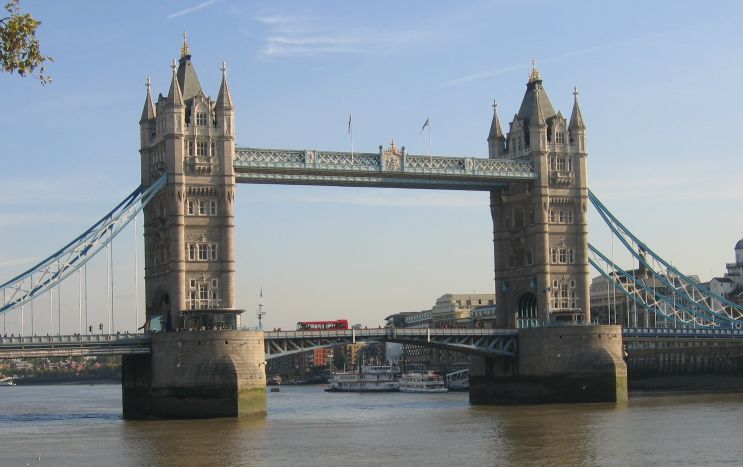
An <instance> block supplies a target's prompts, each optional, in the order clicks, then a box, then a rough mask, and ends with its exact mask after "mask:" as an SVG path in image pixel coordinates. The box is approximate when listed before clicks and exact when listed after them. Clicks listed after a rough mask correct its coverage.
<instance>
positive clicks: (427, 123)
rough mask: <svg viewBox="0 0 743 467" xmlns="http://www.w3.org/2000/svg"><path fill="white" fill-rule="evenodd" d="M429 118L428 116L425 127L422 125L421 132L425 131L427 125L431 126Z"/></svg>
mask: <svg viewBox="0 0 743 467" xmlns="http://www.w3.org/2000/svg"><path fill="white" fill-rule="evenodd" d="M428 120H429V118H426V123H424V124H423V127H421V133H423V130H425V129H426V127H427V126H430V125H429V122H428Z"/></svg>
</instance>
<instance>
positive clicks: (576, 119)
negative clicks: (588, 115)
mask: <svg viewBox="0 0 743 467" xmlns="http://www.w3.org/2000/svg"><path fill="white" fill-rule="evenodd" d="M573 96H574V98H575V101H574V102H573V113H572V114H571V115H570V126H569V128H575V129H579V130H585V128H586V125H585V123H583V115H582V114H581V112H580V106H579V105H578V88H575V90H574V91H573Z"/></svg>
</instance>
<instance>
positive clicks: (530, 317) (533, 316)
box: [516, 292, 539, 328]
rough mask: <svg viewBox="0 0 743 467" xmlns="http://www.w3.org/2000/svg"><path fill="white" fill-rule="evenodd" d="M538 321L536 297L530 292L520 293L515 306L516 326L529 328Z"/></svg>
mask: <svg viewBox="0 0 743 467" xmlns="http://www.w3.org/2000/svg"><path fill="white" fill-rule="evenodd" d="M538 322H539V306H538V305H537V297H536V296H535V295H534V294H533V293H531V292H525V293H523V294H521V296H520V297H519V301H518V306H517V308H516V327H517V328H530V327H534V326H536V325H537V323H538Z"/></svg>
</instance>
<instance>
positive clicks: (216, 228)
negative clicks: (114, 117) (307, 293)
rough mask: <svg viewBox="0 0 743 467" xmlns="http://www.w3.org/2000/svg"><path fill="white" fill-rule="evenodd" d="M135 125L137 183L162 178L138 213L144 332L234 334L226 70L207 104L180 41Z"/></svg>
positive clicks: (231, 134)
mask: <svg viewBox="0 0 743 467" xmlns="http://www.w3.org/2000/svg"><path fill="white" fill-rule="evenodd" d="M139 125H140V133H141V149H140V154H141V167H142V185H143V186H145V187H147V186H149V185H150V184H151V183H153V182H154V181H155V180H157V179H158V178H159V177H160V176H161V175H162V174H163V173H165V172H167V173H168V181H167V185H166V187H165V188H164V189H163V190H162V191H161V192H160V193H159V194H158V195H157V197H156V198H155V199H154V200H153V201H152V202H150V204H149V205H148V206H147V207H146V208H145V210H144V218H145V224H144V240H145V293H146V307H147V315H146V316H147V321H146V324H145V328H146V329H147V330H173V329H177V328H184V327H185V328H195V329H201V328H204V329H214V328H220V329H223V328H228V329H236V328H237V327H239V323H238V320H239V311H238V310H236V309H235V251H234V250H235V248H234V238H233V228H234V214H233V211H234V201H235V174H234V170H233V167H232V160H233V158H234V152H235V131H234V107H233V104H232V97H231V96H230V92H229V89H228V88H227V78H226V69H225V67H224V66H223V67H222V84H221V87H220V88H219V94H218V96H217V100H216V101H213V100H212V99H211V98H210V97H208V96H206V95H205V94H204V91H203V90H202V89H201V84H200V83H199V79H198V78H197V76H196V72H195V70H194V67H193V64H192V63H191V53H190V50H189V46H188V43H187V42H186V41H185V40H184V44H183V47H182V49H181V57H180V59H179V60H178V61H177V62H176V61H175V60H174V61H173V78H172V81H171V83H170V89H169V91H168V95H167V97H163V95H162V94H160V96H159V97H158V99H157V102H155V103H154V104H153V102H152V96H151V94H150V84H149V80H148V83H147V97H146V100H145V104H144V110H143V111H142V118H141V119H140V121H139Z"/></svg>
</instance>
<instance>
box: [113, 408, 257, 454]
mask: <svg viewBox="0 0 743 467" xmlns="http://www.w3.org/2000/svg"><path fill="white" fill-rule="evenodd" d="M266 424H267V421H266V418H265V417H256V418H240V419H234V418H221V419H212V420H168V421H166V420H142V421H140V420H137V421H125V422H124V426H123V429H122V440H123V443H124V446H123V450H124V451H125V452H128V453H129V455H130V458H129V461H130V462H131V463H132V464H134V465H163V464H168V465H241V464H251V465H254V464H255V460H257V459H266V458H269V457H270V456H269V452H268V451H269V448H268V444H267V442H266Z"/></svg>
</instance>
